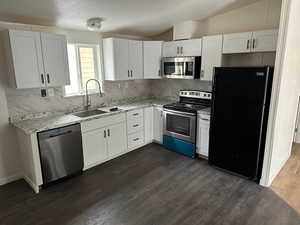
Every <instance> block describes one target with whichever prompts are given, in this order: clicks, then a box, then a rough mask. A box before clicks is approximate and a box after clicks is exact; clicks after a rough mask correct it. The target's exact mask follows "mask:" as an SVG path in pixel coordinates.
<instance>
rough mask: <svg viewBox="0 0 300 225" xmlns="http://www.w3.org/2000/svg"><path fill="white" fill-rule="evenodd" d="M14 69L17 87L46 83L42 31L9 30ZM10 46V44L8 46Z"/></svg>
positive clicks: (30, 86)
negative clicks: (41, 40) (41, 39)
mask: <svg viewBox="0 0 300 225" xmlns="http://www.w3.org/2000/svg"><path fill="white" fill-rule="evenodd" d="M8 35H9V41H10V49H8V50H7V51H8V53H9V55H11V58H12V64H13V66H12V70H14V73H12V74H11V76H15V85H16V88H40V87H42V86H44V85H45V79H44V75H45V74H44V67H43V57H42V51H41V42H40V33H39V32H31V31H17V30H9V33H8ZM6 47H8V46H6Z"/></svg>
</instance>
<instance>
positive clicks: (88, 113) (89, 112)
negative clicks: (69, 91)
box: [73, 109, 108, 118]
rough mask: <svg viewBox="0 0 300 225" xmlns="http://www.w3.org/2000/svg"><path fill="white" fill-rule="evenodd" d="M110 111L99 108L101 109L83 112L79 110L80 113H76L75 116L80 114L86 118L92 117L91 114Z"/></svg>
mask: <svg viewBox="0 0 300 225" xmlns="http://www.w3.org/2000/svg"><path fill="white" fill-rule="evenodd" d="M105 113H108V112H105V111H102V110H99V109H95V110H88V111H83V112H79V113H74V114H73V115H74V116H78V117H81V118H85V117H90V116H96V115H101V114H105Z"/></svg>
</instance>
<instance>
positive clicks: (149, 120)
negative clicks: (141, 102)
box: [144, 106, 153, 144]
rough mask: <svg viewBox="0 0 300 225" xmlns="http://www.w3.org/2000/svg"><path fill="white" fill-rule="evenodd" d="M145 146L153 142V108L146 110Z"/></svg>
mask: <svg viewBox="0 0 300 225" xmlns="http://www.w3.org/2000/svg"><path fill="white" fill-rule="evenodd" d="M144 127H145V128H144V130H145V144H149V143H151V142H152V141H153V107H152V106H151V107H148V108H145V109H144Z"/></svg>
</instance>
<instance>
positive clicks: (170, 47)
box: [162, 41, 179, 57]
mask: <svg viewBox="0 0 300 225" xmlns="http://www.w3.org/2000/svg"><path fill="white" fill-rule="evenodd" d="M162 53H163V57H174V56H177V55H179V47H178V45H177V42H176V41H169V42H164V43H163V50H162Z"/></svg>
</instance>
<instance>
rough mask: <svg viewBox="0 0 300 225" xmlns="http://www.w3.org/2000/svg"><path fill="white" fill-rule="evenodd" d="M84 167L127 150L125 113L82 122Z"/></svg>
mask: <svg viewBox="0 0 300 225" xmlns="http://www.w3.org/2000/svg"><path fill="white" fill-rule="evenodd" d="M81 130H82V145H83V157H84V169H89V168H91V167H93V166H96V165H98V164H100V163H102V162H105V161H107V160H109V159H112V158H114V157H117V156H119V155H121V154H123V153H125V152H127V132H126V117H125V113H123V114H119V115H115V116H110V117H105V118H103V119H95V120H90V121H87V122H83V123H81Z"/></svg>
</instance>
